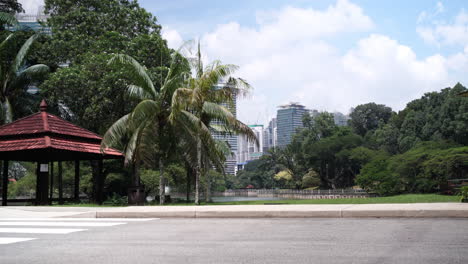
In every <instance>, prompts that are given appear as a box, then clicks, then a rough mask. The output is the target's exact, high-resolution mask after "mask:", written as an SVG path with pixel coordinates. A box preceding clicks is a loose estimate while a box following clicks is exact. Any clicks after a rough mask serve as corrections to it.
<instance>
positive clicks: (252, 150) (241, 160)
mask: <svg viewBox="0 0 468 264" xmlns="http://www.w3.org/2000/svg"><path fill="white" fill-rule="evenodd" d="M249 127H250V128H251V129H252V131H253V132H254V133H255V136H256V137H257V139H258V145H257V144H256V142H255V141H249V140H247V137H246V136H244V135H239V137H238V149H237V166H238V168H241V169H242V167H243V165H245V163H247V162H248V161H251V160H256V159H259V158H260V157H261V156H262V155H263V144H264V141H263V139H264V131H265V130H264V129H263V125H249Z"/></svg>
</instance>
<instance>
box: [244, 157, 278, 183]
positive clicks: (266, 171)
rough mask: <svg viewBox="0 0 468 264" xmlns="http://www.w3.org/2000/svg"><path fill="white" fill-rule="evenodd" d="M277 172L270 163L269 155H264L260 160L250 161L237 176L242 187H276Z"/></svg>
mask: <svg viewBox="0 0 468 264" xmlns="http://www.w3.org/2000/svg"><path fill="white" fill-rule="evenodd" d="M275 173H276V172H275V170H274V168H271V167H270V165H269V161H268V156H263V157H261V158H260V159H258V160H252V161H249V162H248V163H247V164H246V165H245V166H244V169H243V170H241V171H239V172H238V173H237V178H238V179H239V184H240V187H241V188H245V187H247V186H248V185H252V186H254V187H255V188H258V189H263V188H265V189H269V188H273V187H275V182H274V180H273V176H274V175H275Z"/></svg>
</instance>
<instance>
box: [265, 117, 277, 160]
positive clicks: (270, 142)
mask: <svg viewBox="0 0 468 264" xmlns="http://www.w3.org/2000/svg"><path fill="white" fill-rule="evenodd" d="M263 137H264V140H263V152H267V151H268V150H269V149H271V148H274V147H276V145H277V139H278V137H277V128H276V118H275V117H274V118H272V119H271V120H270V122H269V123H268V127H267V128H266V129H265V132H264V136H263Z"/></svg>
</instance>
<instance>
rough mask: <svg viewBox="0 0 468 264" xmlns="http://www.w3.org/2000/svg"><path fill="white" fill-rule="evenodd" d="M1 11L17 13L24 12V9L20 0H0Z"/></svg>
mask: <svg viewBox="0 0 468 264" xmlns="http://www.w3.org/2000/svg"><path fill="white" fill-rule="evenodd" d="M0 12H3V13H8V14H15V13H23V12H24V9H23V6H22V5H21V3H19V2H18V0H2V1H1V2H0Z"/></svg>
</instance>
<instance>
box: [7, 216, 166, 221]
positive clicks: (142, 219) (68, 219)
mask: <svg viewBox="0 0 468 264" xmlns="http://www.w3.org/2000/svg"><path fill="white" fill-rule="evenodd" d="M151 220H159V218H68V217H61V218H52V217H51V218H47V217H35V218H8V217H5V218H0V221H93V222H94V221H98V222H99V221H105V222H122V221H124V222H145V221H151Z"/></svg>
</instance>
